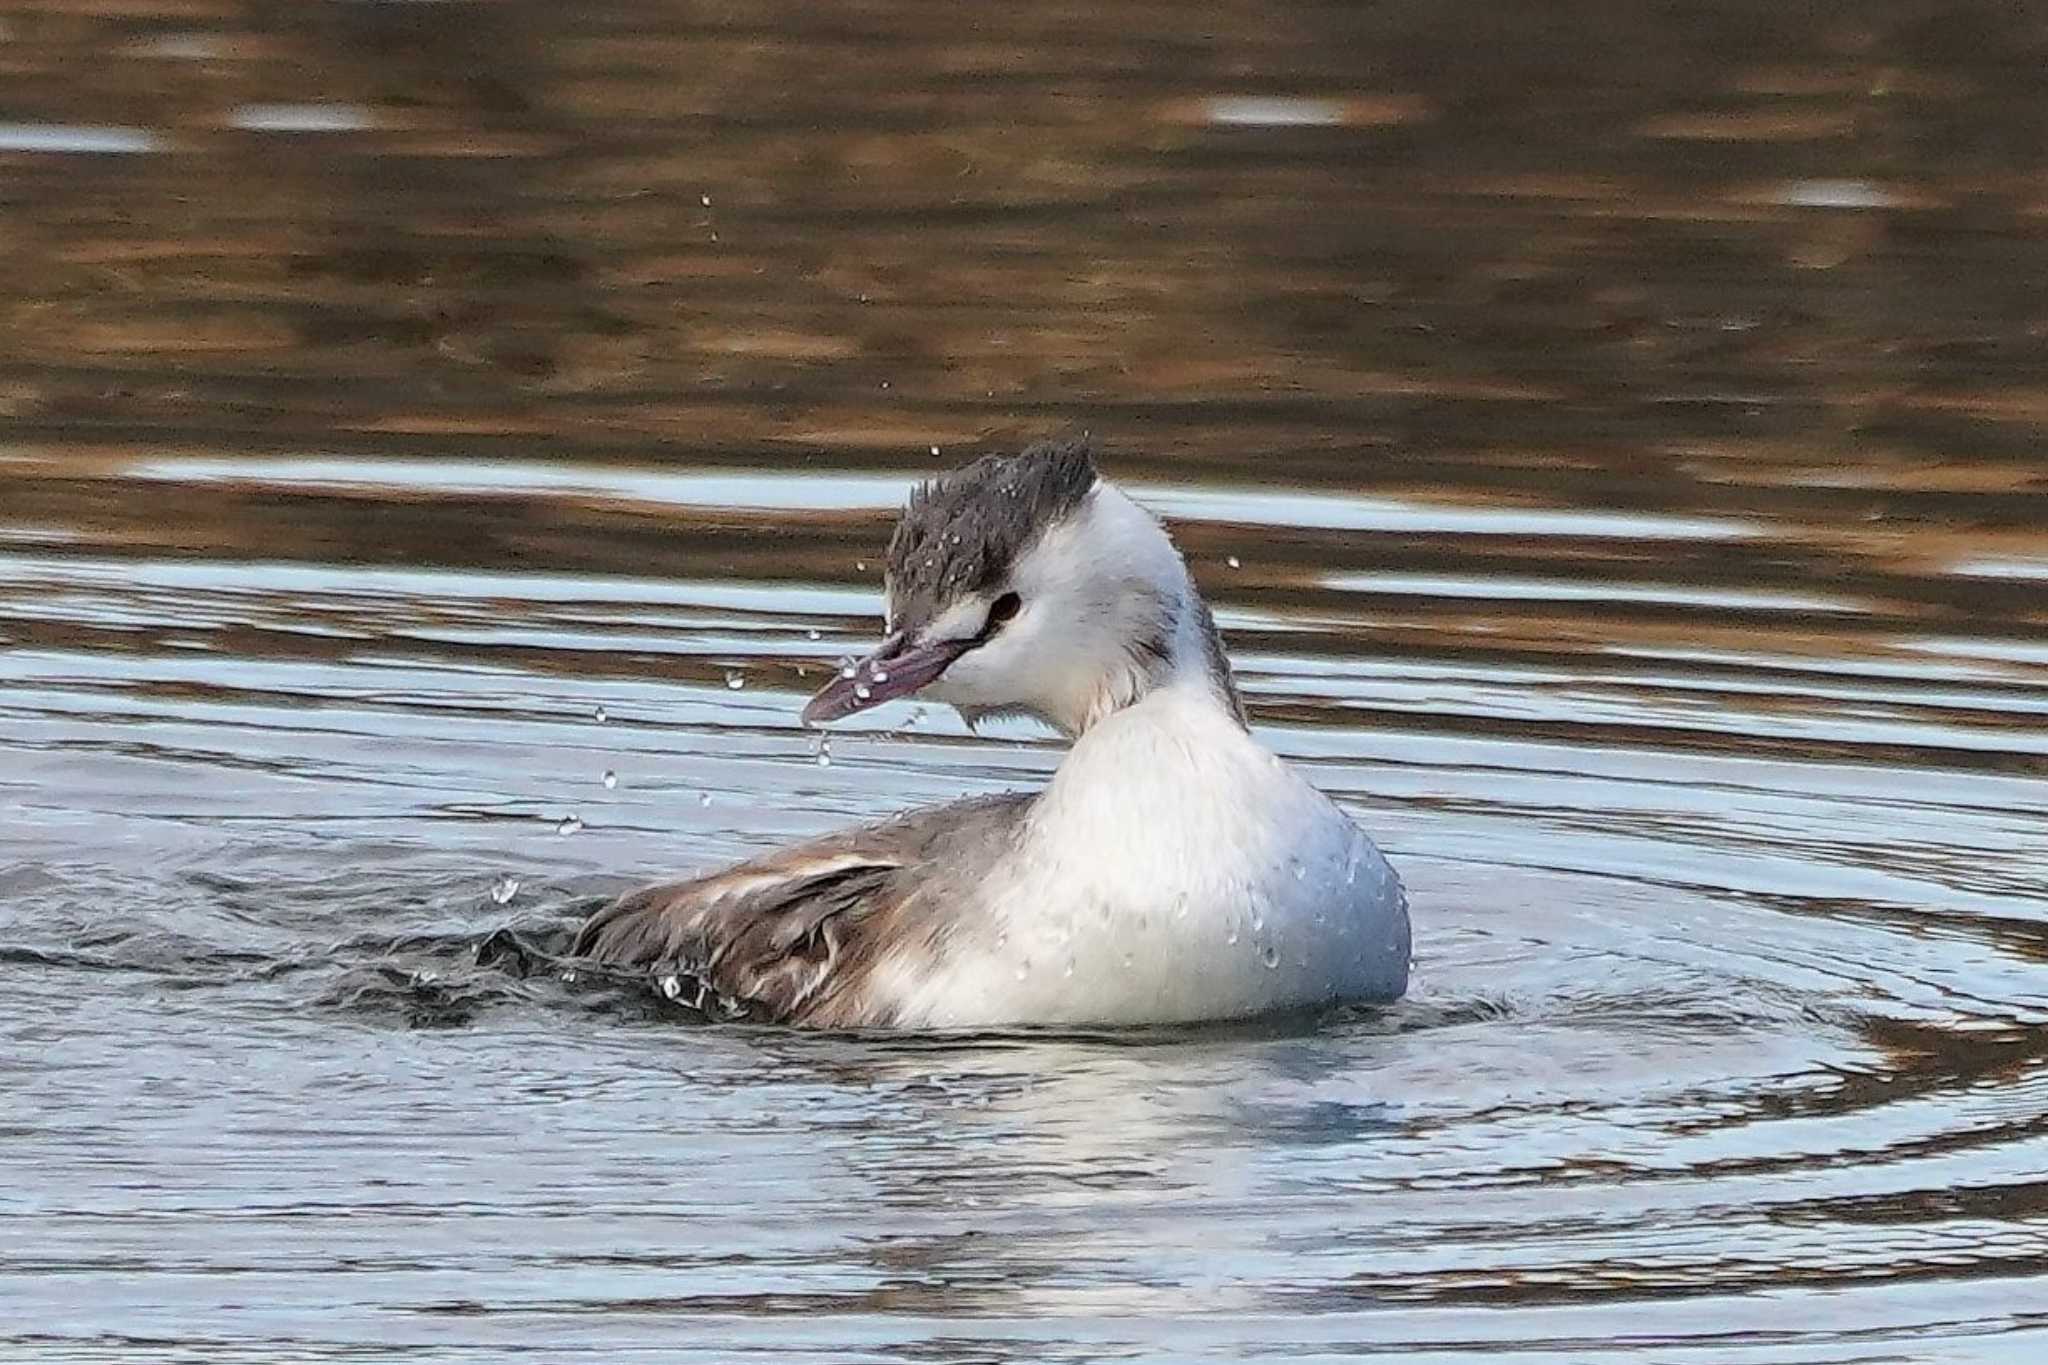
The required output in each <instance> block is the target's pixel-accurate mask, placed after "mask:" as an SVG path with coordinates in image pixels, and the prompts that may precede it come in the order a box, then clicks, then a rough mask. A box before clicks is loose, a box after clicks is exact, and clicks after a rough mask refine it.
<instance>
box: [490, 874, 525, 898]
mask: <svg viewBox="0 0 2048 1365" xmlns="http://www.w3.org/2000/svg"><path fill="white" fill-rule="evenodd" d="M518 894H519V878H517V877H514V876H512V875H510V874H509V873H508V874H506V875H505V876H503V877H500V878H498V880H496V881H494V882H492V883H491V903H492V904H493V905H510V904H511V903H512V898H513V897H514V896H516V895H518Z"/></svg>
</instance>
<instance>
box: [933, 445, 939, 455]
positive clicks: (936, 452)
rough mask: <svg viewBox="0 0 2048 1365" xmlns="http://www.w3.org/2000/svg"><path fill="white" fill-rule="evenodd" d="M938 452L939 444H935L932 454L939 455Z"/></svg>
mask: <svg viewBox="0 0 2048 1365" xmlns="http://www.w3.org/2000/svg"><path fill="white" fill-rule="evenodd" d="M938 453H939V448H938V447H937V446H933V447H932V454H934V455H937V454H938Z"/></svg>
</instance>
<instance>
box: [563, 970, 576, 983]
mask: <svg viewBox="0 0 2048 1365" xmlns="http://www.w3.org/2000/svg"><path fill="white" fill-rule="evenodd" d="M562 980H564V981H566V982H567V983H569V984H570V985H571V986H573V985H575V984H576V973H575V971H574V969H571V970H569V971H566V972H563V973H562Z"/></svg>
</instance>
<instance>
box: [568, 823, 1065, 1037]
mask: <svg viewBox="0 0 2048 1365" xmlns="http://www.w3.org/2000/svg"><path fill="white" fill-rule="evenodd" d="M1030 800H1031V798H1030V797H1028V796H1024V795H1016V794H1011V795H1004V796H994V797H975V798H970V799H968V800H965V801H956V802H953V803H951V804H949V805H944V806H931V807H926V808H924V809H922V810H916V811H912V812H910V813H909V814H907V815H903V816H899V817H897V818H896V819H893V820H889V821H886V822H884V823H882V824H878V825H869V826H865V827H863V828H861V829H856V830H849V831H846V832H844V833H841V834H832V835H827V836H825V837H824V838H821V839H814V840H811V841H810V842H808V843H804V844H799V845H797V846H796V847H794V848H789V849H784V850H781V851H778V852H776V853H771V854H768V855H766V856H764V857H760V858H755V859H752V860H750V861H748V862H744V863H741V864H739V865H738V866H736V867H732V868H728V869H726V870H725V871H722V872H716V873H712V874H710V875H708V876H704V877H698V878H694V879H692V880H690V881H684V882H672V883H668V884H666V885H661V886H651V887H647V888H644V889H642V890H639V891H634V892H630V893H628V894H627V895H625V896H622V897H620V898H619V899H618V900H616V901H614V902H612V903H611V904H610V905H607V906H605V907H604V908H603V909H601V910H599V911H597V913H595V914H593V915H592V916H591V917H590V918H589V919H588V920H586V921H585V922H584V924H583V927H582V929H581V930H580V931H579V932H578V933H577V936H576V945H575V949H574V951H575V953H576V955H577V956H579V957H586V958H590V959H592V960H594V961H596V962H600V963H603V964H604V965H606V966H610V967H615V968H627V969H634V970H647V971H650V972H652V973H654V974H656V975H660V976H671V975H672V976H675V977H677V978H678V980H679V983H680V982H683V981H687V982H688V983H690V985H689V990H688V992H687V993H688V994H690V995H696V994H697V993H698V992H699V989H700V988H701V991H702V992H703V993H704V994H705V995H707V996H709V997H713V998H715V1000H716V1001H717V1003H718V1004H719V1006H720V1007H721V1008H722V1009H723V1010H724V1012H726V1013H729V1014H732V1015H735V1016H739V1017H747V1018H754V1019H761V1020H769V1021H777V1022H787V1023H805V1024H814V1025H823V1026H828V1027H831V1026H848V1025H856V1024H864V1025H881V1026H886V1025H887V1024H888V1023H889V1022H890V1019H889V1018H888V1003H887V1002H886V1001H878V1000H875V999H874V998H872V997H871V995H870V994H869V993H868V991H867V987H868V985H869V983H870V980H871V977H872V974H873V971H874V967H875V964H876V962H877V960H878V959H879V958H880V957H881V956H883V955H884V954H885V953H888V952H892V951H894V952H907V953H912V954H916V953H923V954H926V955H927V956H929V955H930V954H932V953H934V952H936V951H937V949H938V948H939V947H940V940H941V939H942V938H943V936H944V935H943V927H944V922H945V921H944V916H943V914H942V913H939V912H941V911H942V910H943V909H944V907H945V905H946V904H947V903H948V902H949V901H950V900H951V899H952V898H953V897H954V896H955V895H957V894H958V890H959V888H961V887H962V886H964V885H965V884H966V883H968V882H971V881H972V880H973V877H974V875H975V870H976V869H979V868H982V867H985V866H986V861H985V859H986V858H987V857H988V856H989V854H990V853H992V852H993V850H992V849H990V848H988V847H985V846H984V845H986V844H987V843H989V842H996V843H1000V842H1002V841H1004V840H1006V839H1007V838H1008V836H1009V834H1010V831H1011V830H1012V829H1013V828H1014V827H1015V824H1016V821H1017V818H1018V817H1019V816H1020V815H1021V814H1022V812H1023V810H1024V808H1025V807H1026V806H1027V805H1028V804H1029V802H1030ZM963 878H964V880H963Z"/></svg>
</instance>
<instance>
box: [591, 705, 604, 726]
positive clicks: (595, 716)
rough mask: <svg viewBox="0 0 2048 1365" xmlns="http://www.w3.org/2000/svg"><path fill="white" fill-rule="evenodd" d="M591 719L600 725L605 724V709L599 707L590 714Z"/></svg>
mask: <svg viewBox="0 0 2048 1365" xmlns="http://www.w3.org/2000/svg"><path fill="white" fill-rule="evenodd" d="M590 718H591V719H592V720H594V721H596V722H597V723H598V724H599V725H602V724H604V708H603V707H602V706H600V707H597V708H596V709H595V710H593V711H592V712H591V713H590Z"/></svg>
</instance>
